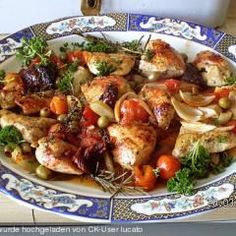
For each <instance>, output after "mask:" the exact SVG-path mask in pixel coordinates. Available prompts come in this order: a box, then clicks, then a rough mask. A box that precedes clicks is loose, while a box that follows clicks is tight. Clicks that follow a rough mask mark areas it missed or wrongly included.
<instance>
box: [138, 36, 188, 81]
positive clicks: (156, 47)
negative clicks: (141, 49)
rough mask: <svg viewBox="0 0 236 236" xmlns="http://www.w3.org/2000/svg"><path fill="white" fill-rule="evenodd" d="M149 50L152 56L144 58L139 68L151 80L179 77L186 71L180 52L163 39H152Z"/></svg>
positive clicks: (148, 46)
mask: <svg viewBox="0 0 236 236" xmlns="http://www.w3.org/2000/svg"><path fill="white" fill-rule="evenodd" d="M147 50H149V51H150V52H151V53H152V57H151V58H149V59H147V58H145V57H144V58H142V60H141V61H140V64H139V69H140V71H141V73H142V74H143V75H144V76H147V77H148V78H149V79H150V80H155V79H159V78H168V77H178V76H181V75H182V74H183V73H184V70H185V62H184V60H183V58H182V56H181V54H180V53H178V52H177V51H176V50H175V49H174V48H172V47H171V46H170V45H169V44H168V43H166V42H164V41H162V40H161V39H156V40H151V41H150V42H149V43H148V45H147Z"/></svg>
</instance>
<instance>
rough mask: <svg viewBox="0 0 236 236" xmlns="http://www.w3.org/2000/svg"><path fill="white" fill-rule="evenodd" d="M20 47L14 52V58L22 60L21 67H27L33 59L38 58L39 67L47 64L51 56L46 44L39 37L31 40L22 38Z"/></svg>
mask: <svg viewBox="0 0 236 236" xmlns="http://www.w3.org/2000/svg"><path fill="white" fill-rule="evenodd" d="M21 43H22V45H21V47H20V48H18V49H17V50H16V57H17V58H19V59H20V60H22V64H23V66H28V65H29V64H30V63H31V61H32V60H33V59H35V58H36V57H38V58H39V61H40V62H39V63H40V64H41V65H44V66H46V65H48V64H49V57H50V56H51V54H52V51H51V50H48V44H47V42H46V41H44V40H43V39H42V38H40V37H34V38H31V39H27V38H25V37H24V38H22V39H21Z"/></svg>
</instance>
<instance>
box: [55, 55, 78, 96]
mask: <svg viewBox="0 0 236 236" xmlns="http://www.w3.org/2000/svg"><path fill="white" fill-rule="evenodd" d="M78 65H79V61H78V60H77V61H75V62H73V63H72V64H70V65H69V66H68V68H67V70H66V71H65V72H63V74H62V75H61V78H60V79H59V80H58V82H57V88H58V89H59V90H60V91H61V92H62V93H64V94H69V93H73V80H74V73H75V72H76V70H77V68H78Z"/></svg>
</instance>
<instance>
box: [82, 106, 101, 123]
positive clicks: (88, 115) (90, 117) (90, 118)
mask: <svg viewBox="0 0 236 236" xmlns="http://www.w3.org/2000/svg"><path fill="white" fill-rule="evenodd" d="M83 117H84V120H85V121H84V123H83V124H84V125H85V126H90V125H96V124H97V120H98V118H99V115H97V114H96V113H95V112H93V111H92V110H91V108H90V107H88V106H87V107H85V108H84V111H83Z"/></svg>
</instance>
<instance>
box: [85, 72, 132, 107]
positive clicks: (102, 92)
mask: <svg viewBox="0 0 236 236" xmlns="http://www.w3.org/2000/svg"><path fill="white" fill-rule="evenodd" d="M81 90H82V92H83V94H84V96H85V98H86V100H87V102H88V103H92V102H95V101H98V100H102V101H103V102H105V103H108V104H109V103H112V105H114V103H115V102H116V100H118V98H119V97H120V96H121V95H123V94H124V93H126V92H129V91H131V88H130V86H129V84H128V82H127V81H126V80H125V79H124V78H123V77H120V76H104V77H96V78H95V79H94V80H93V81H92V82H89V83H86V84H83V85H82V86H81ZM113 100H114V101H113ZM109 105H110V104H109Z"/></svg>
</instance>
